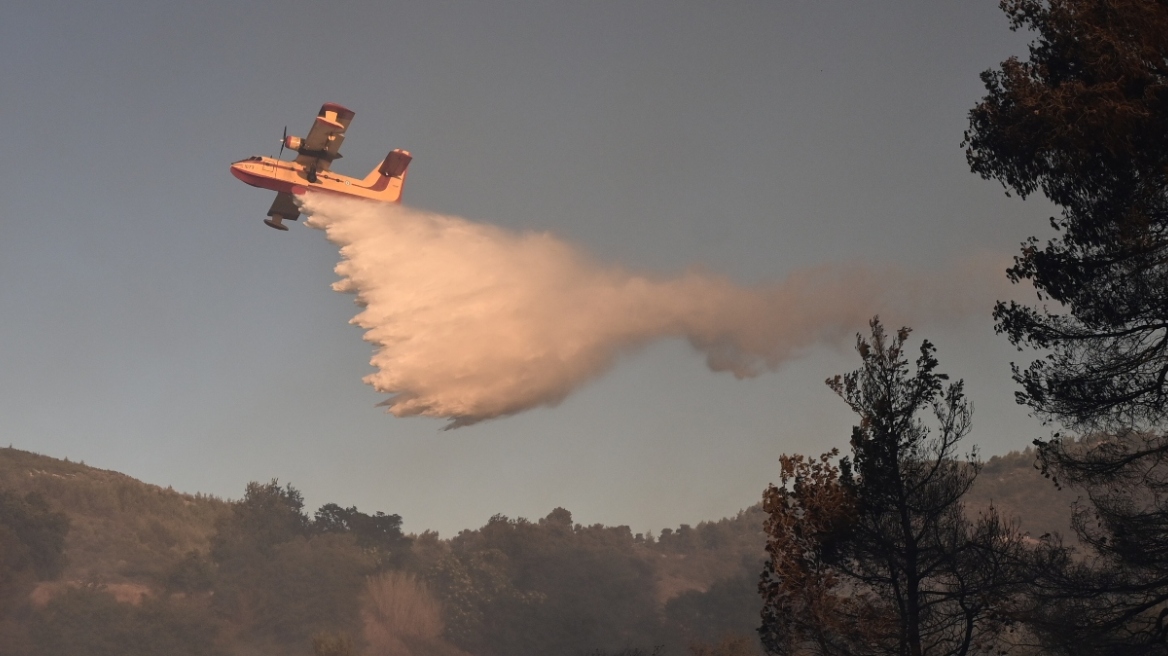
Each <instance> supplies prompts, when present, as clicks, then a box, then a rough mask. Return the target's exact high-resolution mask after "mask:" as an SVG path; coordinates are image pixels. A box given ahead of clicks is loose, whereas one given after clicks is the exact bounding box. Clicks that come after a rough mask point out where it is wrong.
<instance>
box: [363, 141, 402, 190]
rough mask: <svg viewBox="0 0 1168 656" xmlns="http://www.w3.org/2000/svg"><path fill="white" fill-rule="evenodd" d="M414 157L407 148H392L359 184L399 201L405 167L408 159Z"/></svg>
mask: <svg viewBox="0 0 1168 656" xmlns="http://www.w3.org/2000/svg"><path fill="white" fill-rule="evenodd" d="M412 159H414V157H413V155H410V153H409V151H408V150H401V149H397V150H393V151H390V153H389V154H388V155H386V156H385V161H383V162H381V165H380V166H378V167H377V168H375V169H373V170H372V171H370V172H369V175H367V176H365V179H364V180H363V181H362V182H361V185H362V186H363V187H365V188H367V189H371V190H373V191H377V192H380V194H379V195H380V196H382V197H383V198H384V199H385V200H387V201H391V202H395V203H396V202H400V201H401V194H402V185H404V184H405V182H406V169H407V168H409V166H410V160H412Z"/></svg>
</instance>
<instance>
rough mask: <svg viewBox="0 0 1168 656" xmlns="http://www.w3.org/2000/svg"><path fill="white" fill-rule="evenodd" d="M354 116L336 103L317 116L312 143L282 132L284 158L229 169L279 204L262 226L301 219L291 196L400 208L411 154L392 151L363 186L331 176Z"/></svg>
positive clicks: (251, 161) (246, 161)
mask: <svg viewBox="0 0 1168 656" xmlns="http://www.w3.org/2000/svg"><path fill="white" fill-rule="evenodd" d="M353 116H354V113H353V112H352V110H349V109H345V108H344V107H341V106H340V105H338V104H336V103H325V104H324V105H323V106H321V108H320V113H319V114H317V115H316V122H314V123H313V124H312V129H311V130H309V131H308V137H307V138H305V139H301V138H300V137H293V136H289V135H288V130H287V128H285V130H284V141H283V143H282V144H281V145H280V155H279V156H277V157H275V158H273V157H249V158H247V159H244V160H240V161H238V162H235V163H234V164H232V165H231V174H232V175H234V176H235V177H237V178H239V179H240V180H243V181H244V182H246V183H247V184H249V185H251V186H253V187H260V188H262V189H271V190H272V191H275V192H277V193H276V200H275V201H273V202H272V207H271V209H269V210H268V218H267V219H264V223H266V224H268V225H270V226H272V227H273V228H275V229H277V230H287V229H288V226H286V225H284V219H288V220H289V221H295V220H296V219H298V218H300V209H299V208H298V207H296V203H295V202H294V201H293V200H292V195H293V194H295V195H301V194H304V193H307V192H308V191H309V190H312V191H325V192H332V193H337V194H345V195H348V196H357V197H359V198H369V199H372V200H379V201H384V202H387V203H399V202H401V193H402V184H404V183H405V181H406V168H407V167H409V165H410V160H411V159H413V157H412V156H411V155H410V153H409V151H405V150H394V151H392V152H390V153H389V154H388V155H386V156H385V160H384V161H383V162H381V165H380V166H378V167H377V168H375V169H373V170H372V171H371V172H370V173H369V175H367V176H365V179H364V180H358V179H357V178H350V177H347V176H343V175H337V174H336V173H332V172H331V171H329V166H330V165H331V164H332V163H333V160H336V159H340V158H341V153H340V149H341V142H343V141H344V140H345V130H347V129H348V127H349V123H350V122H352V120H353ZM284 148H288V149H290V150H295V151H296V152H297V153H298V154H297V156H296V159H295V160H293V161H290V162H288V161H284V160H283V159H281V158H282V157H283V156H284Z"/></svg>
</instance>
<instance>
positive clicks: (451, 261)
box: [303, 195, 1004, 427]
mask: <svg viewBox="0 0 1168 656" xmlns="http://www.w3.org/2000/svg"><path fill="white" fill-rule="evenodd" d="M303 210H304V211H305V213H307V214H308V215H309V220H308V222H307V224H308V225H309V226H311V227H314V228H318V229H321V230H323V231H324V232H325V235H326V236H327V238H328V239H329V241H331V242H333V243H334V244H336V245H338V246H339V247H340V251H341V262H340V263H339V264H338V265H337V267H336V273H337V275H338V276H340V280H339V281H338V282H336V283H334V284H333V289H335V290H337V291H340V292H348V293H352V294H355V295H356V302H357V304H358V305H359V306H360V307H361V311H360V312H358V314H357V315H356V316H355V317H353V319H352V320H351V323H354V324H356V325H358V326H360V327H361V328H363V329H364V330H365V336H364V339H365V340H366V341H368V342H370V343H372V344H373V345H374V347H375V352H374V355H373V359H372V361H371V363H372V364H373V366H374V367H375V368H376V371H375V372H374V373H371V374H369V375H368V376H366V377H365V382H366V383H368V384H369V385H372V386H373V387H374V388H375V389H377V390H378V391H380V392H384V393H386V394H389V395H391V396H390V397H389V398H388V399H387V400H386V401H385V403H384V405H386V406H388V409H389V412H391V413H393V414H394V415H396V416H398V417H404V416H411V415H424V416H429V417H441V418H446V419H449V420H451V423H450V425H449V427H457V426H463V425H467V424H472V423H475V422H478V421H482V420H484V419H491V418H493V417H500V416H504V415H509V414H514V413H517V412H522V411H524V410H528V409H530V408H534V407H536V406H540V405H554V404H556V403H558V402H559V401H561V400H563V399H564V398H565V397H566V396H568V395H569V394H570V393H571V392H572V391H573V390H574V389H576V388H578V387H579V386H581V385H582V384H584V383H585V382H587V381H589V380H591V379H593V378H595V377H597V376H599V375H601V374H602V373H604V372H605V371H606V370H607V369H608V368H609V367H611V366H612V365H613V363H614V362H615V361H616V360H617V359H618V358H619V357H620V356H621V354H624V353H628V352H630V351H633V350H635V349H637V348H639V347H641V346H643V345H645V344H647V343H649V342H651V341H653V340H658V339H664V338H682V339H686V340H688V341H689V343H690V344H691V345H693V347H694V348H695V349H697V350H698V351H700V352H701V353H703V354H704V355H705V358H706V363H707V365H708V366H709V367H710V369H712V370H714V371H726V372H730V373H732V374H734V375H735V376H738V377H740V378H741V377H750V376H756V375H758V374H760V373H762V372H764V371H767V370H774V369H777V368H778V367H779V366H780V365H782V364H783V363H784V362H786V361H788V360H790V359H791V358H794V357H797V356H798V355H799V354H800V353H802V352H804V351H805V350H806V349H808V348H809V347H812V346H814V345H816V344H824V343H827V344H839V343H841V342H842V341H844V340H846V339H848V338H850V337H851V336H852V335H854V334H855V333H856V332H857V331H858V330H861V329H863V327H864V326H865V323H866V322H867V321H868V319H870V318H871V317H872V316H873V315H875V314H878V313H881V314H887V315H890V317H891V318H893V319H895V320H896V321H898V322H903V321H909V322H914V321H926V320H931V319H936V318H959V317H964V316H967V315H968V314H969V313H970V312H973V311H977V312H988V309H989V306H990V304H991V303H992V301H993V298H994V295H995V293H1000V292H1002V287H1003V285H1002V284H1001V283H1000V282H999V281H1001V280H1002V279H1004V276H1002V275H1001V270H1002V268H1004V267H1003V265H1002V263H1001V262H1000V261H992V262H991V261H989V260H987V259H985V258H983V259H982V260H981V261H970V262H966V263H964V264H963V265H961V266H959V267H956V268H954V269H953V270H951V271H948V272H940V273H933V274H931V275H921V274H915V275H914V274H911V273H909V272H905V271H900V270H898V269H895V268H884V269H879V270H873V269H870V268H863V267H860V266H820V267H815V268H810V269H805V270H801V271H797V272H795V273H793V274H791V275H790V276H788V277H787V278H786V279H785V280H783V281H781V282H775V283H772V284H767V285H760V286H753V287H744V286H741V285H737V284H735V283H734V282H732V281H730V280H728V279H726V278H724V277H722V276H718V275H713V274H710V273H703V272H699V271H690V272H687V273H684V274H682V275H678V276H674V277H660V276H652V275H646V274H642V273H637V272H632V271H628V270H625V269H622V268H619V267H613V266H605V265H602V264H600V263H598V262H597V261H595V260H594V259H592V258H590V257H589V256H588V255H587V254H585V253H583V252H581V251H580V250H579V249H577V248H574V247H573V246H571V245H570V244H568V243H566V242H564V241H562V240H560V239H557V238H556V237H554V236H552V235H550V234H548V233H535V232H522V233H516V232H511V231H507V230H504V229H502V228H499V227H495V226H491V225H484V224H479V223H474V222H471V221H468V220H466V219H462V218H458V217H453V216H442V215H438V214H432V213H426V212H422V211H418V210H415V209H410V208H407V207H402V206H397V205H389V204H381V203H369V202H365V201H359V200H351V199H345V198H335V197H326V196H321V195H312V196H310V197H309V198H308V199H307V200H306V201H305V202H304V207H303Z"/></svg>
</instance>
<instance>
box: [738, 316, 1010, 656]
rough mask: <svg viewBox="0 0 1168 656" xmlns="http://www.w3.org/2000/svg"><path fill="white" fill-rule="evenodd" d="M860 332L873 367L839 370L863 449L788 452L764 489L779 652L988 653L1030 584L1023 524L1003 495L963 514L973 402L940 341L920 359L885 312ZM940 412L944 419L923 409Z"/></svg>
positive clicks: (769, 603) (971, 462)
mask: <svg viewBox="0 0 1168 656" xmlns="http://www.w3.org/2000/svg"><path fill="white" fill-rule="evenodd" d="M871 328H872V335H871V338H870V339H865V338H863V337H861V338H859V339H858V341H857V347H856V349H857V351H859V353H860V357H861V359H862V360H863V366H862V367H861V368H860V369H858V370H856V371H854V372H852V373H850V374H847V375H845V376H836V377H835V378H832V379H829V380H828V381H827V383H828V385H829V386H830V387H831V389H832V390H834V391H835V392H836V393H837V394H839V395H840V396H841V397H842V398H843V399H844V401H845V402H846V403H847V404H848V406H849V407H851V409H852V410H853V411H854V412H855V413H856V414H857V415H859V417H860V423H859V425H857V426H856V427H855V428H854V429H853V431H852V439H851V456H850V457H848V458H844V459H842V460H840V461H839V464H838V466H837V465H835V464H833V460H834V457H835V455H836V454H835V453H834V452H833V453H828V454H825V455H824V456H821V457H820V458H819V459H818V460H808V459H805V458H802V457H798V456H796V457H791V456H784V458H783V459H782V478H781V484H782V485H781V486H780V487H776V486H771V487H770V488H768V490H767V491H766V493H765V494H764V497H763V502H764V509H765V510H766V511H767V513H768V519H767V523H766V530H767V534H768V543H767V551H768V553H769V555H770V559H769V561H768V562H767V564H766V566H765V570H764V572H763V576H762V580H761V582H760V585H759V591H760V592H761V593H762V595H763V599H764V602H765V605H764V609H763V614H762V617H763V625H762V627H761V628H760V629H759V632H760V634H761V636H762V639H763V644H764V646H765V647H766V648H767V650H768V651H769V652H771V653H773V654H804V653H807V654H823V655H827V654H896V655H897V656H922V655H925V654H929V655H941V654H943V655H946V656H961V655H965V654H970V653H981V652H982V651H983V650H985V649H987V648H989V647H990V646H991V645H993V644H994V643H995V640H996V639H997V637H998V634H999V632H1000V631H1001V630H1002V629H1003V628H1004V627H1005V624H1004V623H1003V622H1002V621H1001V617H1002V613H1001V611H1003V610H1004V609H1005V605H1006V604H1007V603H1008V602H1010V601H1011V598H1012V596H1013V595H1015V594H1016V593H1017V592H1018V590H1019V584H1020V583H1021V582H1022V578H1021V577H1022V575H1023V572H1022V571H1021V570H1020V569H1019V568H1018V567H1016V563H1017V562H1018V561H1019V560H1020V558H1021V557H1022V556H1023V554H1024V549H1023V544H1022V537H1021V536H1020V535H1019V534H1018V533H1017V531H1016V530H1014V529H1013V528H1012V527H1010V526H1009V525H1006V524H1004V523H1003V522H1002V521H1001V520H1000V519H999V518H998V516H997V514H996V513H995V512H994V511H993V509H992V508H991V509H990V511H989V512H988V513H986V514H984V515H983V516H981V517H980V518H978V519H976V520H971V519H969V518H967V517H966V516H965V513H964V511H963V505H962V497H963V496H964V495H965V493H966V492H968V491H969V488H970V486H971V485H972V484H973V481H974V478H975V477H976V476H977V472H978V470H979V468H980V465H979V464H978V462H977V461H976V459H975V458H974V457H972V454H971V456H970V457H968V458H959V454H958V452H957V447H958V443H959V442H960V441H961V440H962V439H963V438H964V437H965V436H966V435H967V434H968V432H969V429H970V420H971V415H972V408H971V407H970V405H969V403H968V402H967V401H966V399H965V396H964V394H963V391H962V384H961V382H960V381H958V382H956V383H952V384H949V385H945V384H944V381H945V380H947V376H945V375H944V374H940V373H937V371H936V368H937V365H938V362H937V359H936V357H935V355H934V348H933V346H932V344H930V343H929V342H928V341H925V342H924V343H923V344H922V345H921V349H920V355H919V356H918V357H917V360H916V366H915V371H910V364H909V360H908V357H907V355H906V353H905V342H906V340H907V338H908V334H909V331H908V329H901V330H900V331H898V332H897V334H896V335H895V336H894V337H891V338H889V337H888V336H887V335H885V333H884V329H883V327H882V326H881V325H880V323H879V322H878V321H876V320H873V322H872V324H871ZM923 413H930V414H932V415H933V418H934V421H933V422H930V423H932V427H930V426H929V424H927V423H926V422H925V421H924V420H923V419H922V417H921V415H922V414H923Z"/></svg>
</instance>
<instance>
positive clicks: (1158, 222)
mask: <svg viewBox="0 0 1168 656" xmlns="http://www.w3.org/2000/svg"><path fill="white" fill-rule="evenodd" d="M1002 7H1003V9H1004V10H1005V11H1006V13H1007V14H1008V15H1009V17H1010V20H1011V23H1012V27H1013V29H1027V30H1032V31H1033V32H1034V34H1035V40H1034V41H1033V42H1032V44H1031V46H1030V52H1029V55H1030V56H1029V59H1028V60H1027V61H1020V60H1018V59H1017V58H1011V59H1009V60H1007V61H1006V62H1004V63H1003V64H1002V65H1001V68H1000V69H998V70H993V71H987V72H986V73H984V74H983V76H982V79H983V81H984V82H985V85H986V89H987V91H988V95H987V96H986V97H985V99H984V100H983V101H982V102H981V103H980V104H979V105H978V106H977V107H975V108H974V109H973V110H972V112H971V113H970V129H969V131H968V132H967V133H966V145H967V148H968V150H967V156H968V159H969V163H970V165H971V167H972V168H973V170H974V171H975V172H977V173H979V174H981V175H982V176H983V177H985V178H987V179H995V180H998V181H1000V182H1001V183H1002V184H1003V185H1004V186H1005V187H1006V189H1007V190H1008V191H1010V192H1014V193H1017V194H1019V195H1020V196H1023V197H1025V196H1028V195H1029V194H1032V193H1035V192H1038V191H1041V192H1042V193H1043V194H1044V195H1045V196H1046V197H1047V198H1049V199H1050V200H1051V201H1052V202H1054V203H1055V204H1056V205H1058V206H1059V208H1060V210H1061V211H1060V216H1058V217H1056V218H1053V219H1051V224H1052V226H1053V227H1054V229H1055V230H1056V233H1057V235H1056V236H1055V237H1054V238H1053V239H1051V240H1049V241H1047V242H1046V243H1045V244H1040V242H1039V240H1037V239H1031V240H1029V241H1028V242H1026V243H1025V244H1023V250H1022V254H1021V256H1019V257H1018V258H1016V261H1015V265H1014V266H1013V267H1012V268H1011V269H1010V270H1009V275H1010V277H1011V279H1012V280H1014V281H1015V282H1020V281H1030V282H1032V283H1033V284H1034V286H1035V287H1036V288H1037V290H1038V292H1039V298H1040V300H1043V301H1053V302H1054V303H1055V304H1056V305H1055V306H1054V307H1053V308H1048V307H1045V306H1043V307H1031V306H1028V305H1023V304H1019V303H1013V302H1011V303H999V304H998V306H997V308H996V310H995V316H996V318H997V320H998V330H999V331H1000V332H1003V333H1005V334H1006V335H1007V336H1008V337H1009V339H1010V340H1011V341H1012V342H1013V343H1014V344H1015V345H1017V346H1018V347H1019V348H1022V347H1029V348H1033V349H1037V350H1040V351H1042V352H1044V353H1045V355H1044V356H1043V357H1042V358H1040V359H1038V360H1037V361H1035V362H1033V363H1031V364H1030V365H1029V366H1028V367H1026V368H1016V369H1015V379H1016V380H1017V381H1018V383H1019V384H1020V386H1021V389H1020V391H1019V392H1018V393H1017V396H1018V400H1019V402H1020V403H1024V404H1026V405H1028V406H1029V407H1030V408H1031V409H1032V410H1033V411H1034V413H1035V414H1036V415H1037V416H1038V417H1040V418H1042V419H1043V420H1046V421H1051V422H1057V423H1060V424H1062V425H1063V426H1065V427H1068V428H1071V429H1073V430H1076V431H1079V432H1081V433H1083V434H1086V435H1088V437H1089V439H1087V440H1085V441H1075V440H1070V439H1064V438H1062V437H1061V436H1060V435H1059V434H1057V433H1056V434H1055V436H1054V437H1053V438H1052V439H1050V440H1048V441H1040V442H1038V444H1039V447H1040V450H1039V455H1040V458H1041V461H1042V464H1043V467H1044V471H1045V472H1046V473H1048V474H1049V475H1051V476H1052V477H1054V478H1056V480H1058V481H1060V482H1062V483H1064V484H1071V485H1073V486H1075V487H1078V488H1080V489H1082V490H1084V491H1085V492H1086V494H1087V502H1086V504H1085V505H1084V506H1082V507H1080V508H1079V509H1078V511H1077V515H1076V519H1075V530H1076V532H1077V533H1078V534H1079V537H1080V538H1081V539H1082V540H1083V541H1084V542H1086V543H1087V544H1088V545H1089V546H1090V547H1091V548H1092V551H1093V555H1094V557H1095V558H1094V560H1092V561H1083V560H1064V561H1062V563H1063V565H1065V567H1061V568H1060V567H1055V566H1054V564H1055V563H1056V562H1058V561H1057V560H1056V561H1052V562H1051V563H1050V565H1051V566H1050V567H1048V568H1047V569H1046V570H1045V579H1044V580H1043V581H1042V586H1041V587H1040V588H1036V594H1038V595H1039V596H1040V599H1042V600H1043V602H1042V603H1040V604H1039V606H1038V607H1037V608H1036V610H1041V612H1038V613H1036V614H1035V615H1034V616H1033V617H1032V618H1031V619H1032V621H1033V623H1034V626H1035V627H1036V628H1038V629H1039V630H1041V631H1043V632H1044V633H1045V635H1046V636H1047V637H1048V639H1049V640H1051V641H1052V642H1055V643H1057V644H1058V645H1060V646H1061V648H1062V649H1063V650H1064V651H1067V652H1071V653H1075V652H1079V653H1105V652H1114V653H1125V654H1127V653H1139V652H1140V651H1150V652H1153V653H1164V650H1165V649H1166V648H1168V642H1166V641H1168V623H1166V621H1165V619H1166V615H1168V614H1166V613H1165V612H1164V611H1163V608H1164V605H1165V604H1166V603H1168V472H1166V471H1165V464H1164V463H1165V461H1166V459H1168V432H1166V429H1168V403H1166V401H1168V2H1165V1H1164V0H1006V1H1004V2H1002Z"/></svg>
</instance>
